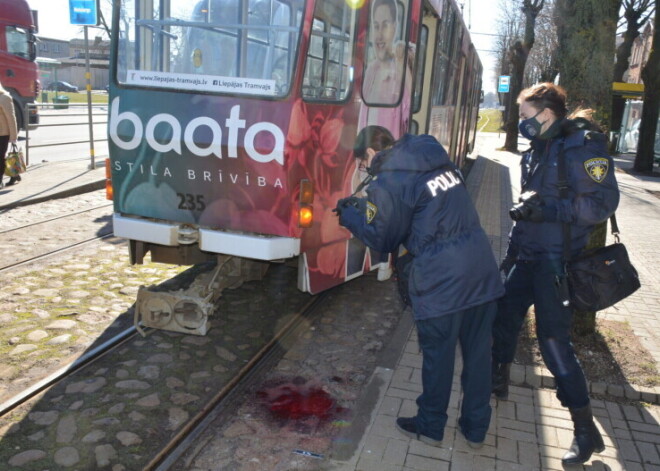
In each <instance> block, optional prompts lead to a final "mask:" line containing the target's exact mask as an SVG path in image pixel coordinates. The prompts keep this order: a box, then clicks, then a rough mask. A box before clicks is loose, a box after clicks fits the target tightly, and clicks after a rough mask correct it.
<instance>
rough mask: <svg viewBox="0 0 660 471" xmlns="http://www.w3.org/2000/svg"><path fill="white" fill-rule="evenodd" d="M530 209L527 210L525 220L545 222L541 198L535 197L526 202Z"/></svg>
mask: <svg viewBox="0 0 660 471" xmlns="http://www.w3.org/2000/svg"><path fill="white" fill-rule="evenodd" d="M525 206H526V207H527V209H528V211H526V212H525V217H523V220H524V221H531V222H543V221H544V219H543V202H542V201H541V199H540V198H534V199H532V200H529V201H527V202H525Z"/></svg>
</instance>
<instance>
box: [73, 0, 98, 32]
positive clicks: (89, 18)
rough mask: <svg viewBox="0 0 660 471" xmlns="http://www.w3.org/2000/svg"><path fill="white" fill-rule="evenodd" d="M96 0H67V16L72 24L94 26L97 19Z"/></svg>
mask: <svg viewBox="0 0 660 471" xmlns="http://www.w3.org/2000/svg"><path fill="white" fill-rule="evenodd" d="M96 2H97V0H69V17H70V18H71V24H72V25H81V26H96V25H97V24H99V21H98V9H97V3H96Z"/></svg>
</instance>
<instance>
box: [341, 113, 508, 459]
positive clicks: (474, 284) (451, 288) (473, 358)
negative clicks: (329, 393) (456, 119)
mask: <svg viewBox="0 0 660 471" xmlns="http://www.w3.org/2000/svg"><path fill="white" fill-rule="evenodd" d="M384 133H387V135H389V141H388V140H384V139H383V135H384ZM384 142H385V144H387V143H388V142H392V144H393V145H392V146H391V147H390V148H387V149H384V147H387V145H383V144H384ZM379 150H380V152H377V151H379ZM355 155H356V157H358V158H363V159H365V160H370V161H371V165H370V167H369V173H370V175H372V176H373V180H372V181H371V182H370V183H369V186H368V188H367V197H366V198H356V197H350V198H345V199H342V200H340V201H339V202H338V205H337V211H338V212H339V223H340V224H341V225H342V226H344V227H346V228H348V229H349V230H350V231H351V232H352V233H353V234H354V235H355V236H356V237H357V238H359V239H360V240H362V241H363V242H364V243H365V244H366V245H367V246H369V247H371V248H373V249H374V250H377V251H379V252H385V253H387V252H394V251H397V250H399V245H400V244H403V246H404V247H405V248H406V249H407V250H408V251H409V252H410V253H411V254H412V255H413V257H414V258H413V259H412V267H411V270H410V275H409V292H410V298H411V301H412V308H413V315H414V318H415V322H416V326H417V333H418V338H419V344H420V347H421V349H422V355H423V365H422V386H423V392H422V394H421V395H420V396H419V397H418V398H417V405H418V412H417V416H415V417H400V418H398V419H397V421H396V426H397V428H398V430H399V431H400V432H402V433H404V434H405V435H407V436H409V437H411V438H416V439H419V440H421V441H423V442H425V443H427V444H430V445H434V446H440V445H441V442H442V439H443V436H444V428H445V424H446V423H447V405H448V403H449V397H450V394H451V384H452V376H453V372H454V355H455V349H456V344H457V342H460V345H461V351H462V356H463V373H462V376H461V383H462V387H463V394H464V397H463V404H462V408H461V416H460V419H459V427H460V430H461V432H462V433H463V435H464V436H465V438H466V439H467V440H468V444H470V445H471V446H472V447H479V446H481V444H482V443H483V441H484V439H485V436H486V432H487V430H488V426H489V424H490V415H491V407H490V404H489V398H490V388H491V385H490V371H491V356H490V348H491V329H492V322H493V319H494V317H495V312H496V302H495V300H496V299H497V298H499V297H500V296H502V294H503V292H504V290H503V286H502V283H501V279H500V276H499V272H498V268H497V263H496V261H495V258H494V256H493V252H492V250H491V247H490V243H489V241H488V237H487V236H486V233H485V232H484V230H483V229H482V227H481V225H480V223H479V217H478V215H477V212H476V210H475V208H474V205H473V203H472V200H471V199H470V195H469V194H468V191H467V189H466V187H465V183H464V182H463V179H462V177H461V174H460V172H459V171H458V170H457V168H456V166H455V165H454V164H453V163H452V162H451V161H450V160H449V157H448V156H447V153H446V151H445V149H444V148H443V147H442V146H441V145H440V143H439V142H438V141H437V140H436V139H435V138H433V137H431V136H428V135H422V136H412V135H405V136H404V137H402V138H401V139H400V140H399V141H397V142H393V140H392V138H391V135H390V134H389V132H387V130H386V129H384V128H382V127H379V126H368V127H366V128H365V129H363V130H362V131H361V132H360V134H359V135H358V139H357V144H356V146H355Z"/></svg>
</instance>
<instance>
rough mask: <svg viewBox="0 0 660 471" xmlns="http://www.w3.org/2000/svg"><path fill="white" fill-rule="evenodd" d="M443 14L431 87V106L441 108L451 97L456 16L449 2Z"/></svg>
mask: <svg viewBox="0 0 660 471" xmlns="http://www.w3.org/2000/svg"><path fill="white" fill-rule="evenodd" d="M444 13H445V14H444V15H443V18H442V23H441V25H440V28H441V31H440V34H439V37H438V39H439V41H438V48H437V49H436V58H435V71H434V74H433V76H434V77H435V79H434V80H435V83H434V85H433V90H434V95H433V105H435V106H442V105H445V104H448V103H447V102H448V98H449V96H450V95H451V93H450V92H451V83H452V77H453V75H454V73H453V65H452V62H451V60H450V58H451V55H452V45H454V42H455V39H454V37H455V36H456V16H455V13H454V11H453V10H452V9H451V8H450V4H449V2H447V3H446V4H445V12H444Z"/></svg>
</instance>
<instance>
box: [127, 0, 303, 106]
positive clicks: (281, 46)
mask: <svg viewBox="0 0 660 471" xmlns="http://www.w3.org/2000/svg"><path fill="white" fill-rule="evenodd" d="M304 4H305V2H304V0H284V1H279V0H201V1H198V2H194V1H190V0H123V1H122V2H121V7H120V14H119V25H118V28H119V36H118V37H119V41H118V50H117V54H118V56H117V80H118V82H119V83H124V84H128V85H135V86H144V87H156V88H170V89H177V90H191V91H199V92H211V93H230V94H247V95H259V96H284V95H286V94H287V93H288V91H289V88H290V87H291V81H292V77H293V71H294V64H295V58H296V49H297V47H298V44H299V38H300V33H301V25H302V18H303V8H304Z"/></svg>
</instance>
